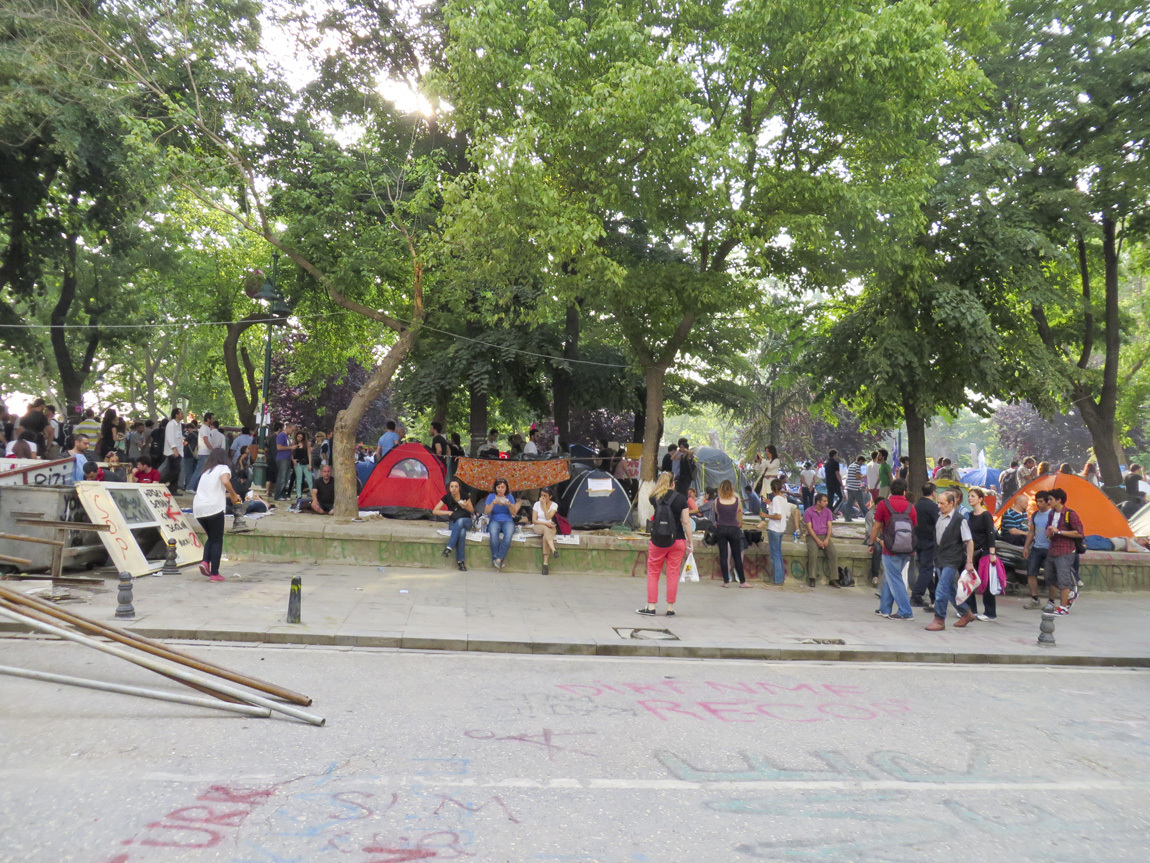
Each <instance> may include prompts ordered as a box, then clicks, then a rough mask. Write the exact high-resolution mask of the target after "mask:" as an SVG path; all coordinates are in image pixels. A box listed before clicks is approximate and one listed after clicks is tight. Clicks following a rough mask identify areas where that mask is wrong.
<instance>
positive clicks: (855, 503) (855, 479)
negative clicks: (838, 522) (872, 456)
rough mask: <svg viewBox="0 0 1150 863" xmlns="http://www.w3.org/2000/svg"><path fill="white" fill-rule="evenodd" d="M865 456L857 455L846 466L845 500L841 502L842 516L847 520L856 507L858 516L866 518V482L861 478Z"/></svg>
mask: <svg viewBox="0 0 1150 863" xmlns="http://www.w3.org/2000/svg"><path fill="white" fill-rule="evenodd" d="M865 465H866V458H864V457H863V456H861V455H860V456H859V457H858V458H857V459H855V460H854V462H852V464H851V466H850V467H848V468H847V500H846V503H844V504H843V517H844V518H846V520H847V521H848V522H849V521H850V520H851V518H852V516H853V515H854V513H855V507H858V515H859V518H866V509H867V495H866V482H865V480H864V479H863V468H864V466H865Z"/></svg>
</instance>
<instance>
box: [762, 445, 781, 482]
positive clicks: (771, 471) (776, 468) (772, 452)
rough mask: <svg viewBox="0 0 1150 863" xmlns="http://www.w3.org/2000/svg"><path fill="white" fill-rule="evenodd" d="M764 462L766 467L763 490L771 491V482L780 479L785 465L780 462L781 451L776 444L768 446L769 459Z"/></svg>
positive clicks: (764, 469)
mask: <svg viewBox="0 0 1150 863" xmlns="http://www.w3.org/2000/svg"><path fill="white" fill-rule="evenodd" d="M764 461H766V466H765V467H764V468H763V488H766V489H769V488H770V487H771V482H772V481H773V480H776V479H778V478H779V474H780V473H782V472H783V463H782V462H781V461H779V451H778V449H776V448H775V445H774V444H768V445H767V457H766V459H764Z"/></svg>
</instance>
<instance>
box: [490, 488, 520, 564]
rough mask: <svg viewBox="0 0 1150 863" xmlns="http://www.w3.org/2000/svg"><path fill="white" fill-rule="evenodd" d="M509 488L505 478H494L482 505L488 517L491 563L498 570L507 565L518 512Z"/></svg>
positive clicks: (517, 505) (517, 502)
mask: <svg viewBox="0 0 1150 863" xmlns="http://www.w3.org/2000/svg"><path fill="white" fill-rule="evenodd" d="M509 488H510V486H509V485H508V484H507V480H505V479H502V478H500V479H497V480H495V482H493V483H492V484H491V494H489V495H487V500H486V501H485V502H484V506H483V512H484V513H485V514H486V515H487V517H488V518H489V519H490V521H489V522H488V523H487V536H488V540H489V541H490V543H491V565H492V566H493V567H495V568H496V569H500V570H501V569H504V568H506V566H507V564H506V560H507V552H508V551H510V550H511V537H512V536H514V535H515V516H516V515H518V514H519V501H517V500H516V499H515V495H513V494H512V493H511V492H510V491H509Z"/></svg>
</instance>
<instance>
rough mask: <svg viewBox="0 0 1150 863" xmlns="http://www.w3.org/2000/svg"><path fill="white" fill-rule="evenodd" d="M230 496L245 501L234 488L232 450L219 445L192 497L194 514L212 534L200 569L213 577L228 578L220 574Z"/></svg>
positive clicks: (208, 539)
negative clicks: (229, 455) (229, 460)
mask: <svg viewBox="0 0 1150 863" xmlns="http://www.w3.org/2000/svg"><path fill="white" fill-rule="evenodd" d="M229 500H230V501H231V502H232V503H235V504H239V503H242V502H243V501H242V499H241V498H240V496H239V495H238V494H236V490H235V489H234V488H232V469H231V466H230V465H229V463H228V451H227V450H226V449H224V448H223V447H217V448H216V449H213V450H211V451H210V452H209V453H208V460H207V461H206V462H204V469H203V471H202V472H201V473H200V483H199V485H197V486H196V496H195V497H194V498H193V499H192V515H194V516H195V517H196V520H197V521H198V522H199V523H200V526H201V527H202V528H203V529H204V533H206V534H207V535H208V538H207V540H206V541H205V542H204V560H203V562H202V563H201V564H200V572H202V573H203V574H204V575H206V576H208V577H209V579H210V580H211V581H223V580H224V577H223V576H222V575H220V558H221V557H222V556H223V553H224V510H225V509H227V505H228V501H229Z"/></svg>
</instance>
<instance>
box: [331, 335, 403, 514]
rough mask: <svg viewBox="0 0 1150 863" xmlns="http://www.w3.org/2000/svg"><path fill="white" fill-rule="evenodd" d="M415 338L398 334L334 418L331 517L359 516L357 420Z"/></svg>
mask: <svg viewBox="0 0 1150 863" xmlns="http://www.w3.org/2000/svg"><path fill="white" fill-rule="evenodd" d="M415 337H416V331H415V330H414V329H408V330H404V331H403V332H402V333H400V335H399V340H398V341H396V343H395V344H394V345H392V346H391V350H389V351H388V352H387V356H385V357H384V358H383V362H382V363H380V364H379V365H378V366H376V368H375V371H373V372H372V373H371V376H370V377H369V378H368V379H367V383H365V384H364V385H363V386H362V387H360V388H359V390H358V391H357V392H356V394H355V395H354V396H352V397H351V401H350V402H348V405H347V407H346V408H344V409H343V410H341V411H340V412H339V413H338V414H337V415H336V418H335V429H334V430H333V432H332V439H333V443H332V459H333V467H334V470H335V510H334V511H333V513H332V514H333V515H335V516H337V517H339V518H354V517H355V516H356V515H358V514H359V495H358V494H357V493H356V487H357V483H356V474H355V435H356V432H357V431H358V430H359V421H360V420H361V419H363V415H364V414H365V413H367V409H368V407H369V406H370V405H371V403H372V402H373V401H375V400H376V399H377V398H379V397H380V396H381V395H382V394H383V391H384V390H385V389H387V385H388V384H389V383H391V379H392V377H394V376H395V372H396V370H397V369H398V368H399V366H400V364H401V363H402V362H403V361H404V360H405V359H407V355H408V354H410V353H411V349H412V348H413V347H414V346H415Z"/></svg>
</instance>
